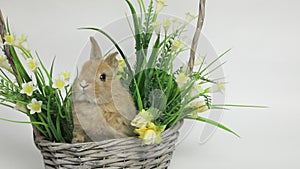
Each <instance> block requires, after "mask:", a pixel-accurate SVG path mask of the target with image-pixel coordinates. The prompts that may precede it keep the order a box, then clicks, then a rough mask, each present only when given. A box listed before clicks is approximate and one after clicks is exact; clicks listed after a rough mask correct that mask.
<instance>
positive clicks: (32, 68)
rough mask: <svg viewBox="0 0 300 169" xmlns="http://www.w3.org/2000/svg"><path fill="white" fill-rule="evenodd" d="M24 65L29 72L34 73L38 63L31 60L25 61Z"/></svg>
mask: <svg viewBox="0 0 300 169" xmlns="http://www.w3.org/2000/svg"><path fill="white" fill-rule="evenodd" d="M26 63H27V66H28V67H29V69H30V70H31V71H36V69H37V68H38V67H39V62H38V61H37V60H36V59H33V58H29V59H27V60H26Z"/></svg>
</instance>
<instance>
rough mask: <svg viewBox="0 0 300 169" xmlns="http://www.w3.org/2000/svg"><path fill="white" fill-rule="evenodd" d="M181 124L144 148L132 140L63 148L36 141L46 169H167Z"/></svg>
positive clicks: (40, 140)
mask: <svg viewBox="0 0 300 169" xmlns="http://www.w3.org/2000/svg"><path fill="white" fill-rule="evenodd" d="M182 123H183V122H182V121H181V122H178V123H177V124H176V125H174V126H173V127H172V128H170V129H168V130H166V131H165V132H163V133H162V135H161V136H162V139H163V141H162V142H161V143H160V144H153V145H147V146H141V144H142V142H141V139H138V138H134V137H129V138H122V139H113V140H105V141H101V142H91V143H79V144H64V143H52V142H49V141H47V140H45V139H42V138H38V137H37V138H35V142H36V145H37V147H38V148H39V149H40V150H41V153H42V155H43V158H44V162H45V168H46V169H54V168H57V169H94V168H109V169H125V168H130V169H154V168H157V169H165V168H168V166H169V164H170V160H171V158H172V154H173V151H174V149H175V143H176V140H177V138H178V135H179V132H178V130H179V128H180V127H181V125H182Z"/></svg>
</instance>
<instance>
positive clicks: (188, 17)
mask: <svg viewBox="0 0 300 169" xmlns="http://www.w3.org/2000/svg"><path fill="white" fill-rule="evenodd" d="M196 18H197V15H194V14H191V13H190V12H188V13H186V14H185V22H186V24H189V23H190V22H192V21H193V20H194V19H196Z"/></svg>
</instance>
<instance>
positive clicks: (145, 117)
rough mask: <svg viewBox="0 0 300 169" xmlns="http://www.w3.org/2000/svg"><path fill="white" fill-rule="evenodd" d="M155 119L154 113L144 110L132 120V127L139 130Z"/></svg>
mask: <svg viewBox="0 0 300 169" xmlns="http://www.w3.org/2000/svg"><path fill="white" fill-rule="evenodd" d="M152 119H153V115H152V113H150V112H149V111H146V110H145V109H143V110H142V111H141V112H140V113H139V114H137V115H136V116H135V118H134V119H133V120H132V122H131V125H132V126H134V127H137V128H140V127H142V126H145V125H147V123H148V122H150V121H151V120H152Z"/></svg>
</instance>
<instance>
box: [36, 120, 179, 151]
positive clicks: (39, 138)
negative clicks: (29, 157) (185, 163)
mask: <svg viewBox="0 0 300 169" xmlns="http://www.w3.org/2000/svg"><path fill="white" fill-rule="evenodd" d="M183 122H184V120H183V119H182V120H180V121H178V122H177V123H175V124H174V125H173V126H172V127H170V128H168V129H167V130H165V131H164V132H162V134H161V138H162V140H164V139H165V138H167V137H168V136H170V135H171V134H173V133H175V132H177V131H178V130H179V129H180V128H181V126H182V125H183ZM32 127H33V133H34V134H33V137H34V142H35V145H36V146H37V147H39V145H40V144H48V145H49V144H51V145H54V146H55V145H68V146H80V147H82V146H86V145H100V144H109V143H113V142H123V141H137V140H140V143H142V140H141V139H140V138H138V137H136V136H131V137H124V138H118V139H108V140H103V141H95V142H84V143H59V142H51V141H49V140H48V139H47V138H46V137H45V136H43V135H41V134H40V132H39V131H38V130H37V129H36V128H35V127H34V126H32Z"/></svg>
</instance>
